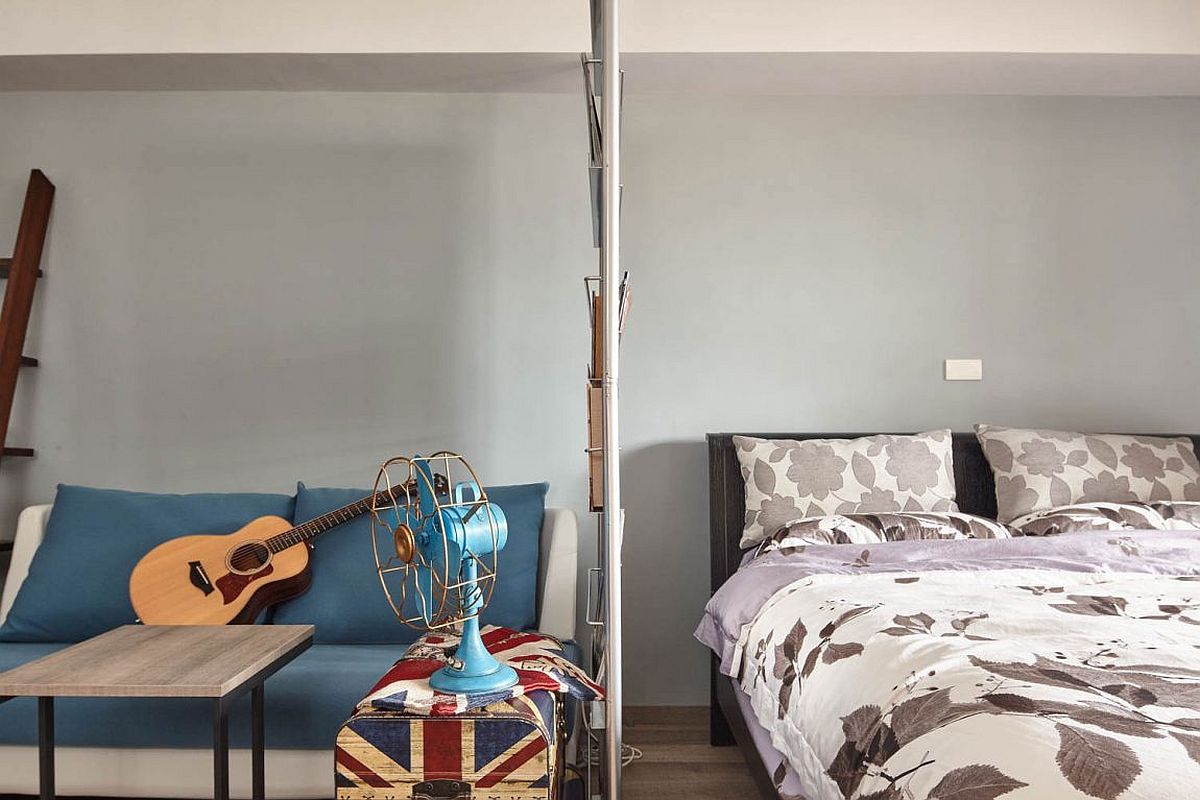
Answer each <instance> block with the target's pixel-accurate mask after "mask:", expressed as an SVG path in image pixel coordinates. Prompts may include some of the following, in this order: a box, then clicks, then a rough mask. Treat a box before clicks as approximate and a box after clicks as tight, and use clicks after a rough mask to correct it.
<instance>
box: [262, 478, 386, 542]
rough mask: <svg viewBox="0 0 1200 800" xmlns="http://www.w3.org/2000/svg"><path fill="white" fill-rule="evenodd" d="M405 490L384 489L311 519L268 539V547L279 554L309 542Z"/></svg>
mask: <svg viewBox="0 0 1200 800" xmlns="http://www.w3.org/2000/svg"><path fill="white" fill-rule="evenodd" d="M404 493H405V489H404V487H403V486H393V487H392V488H391V489H384V490H383V491H382V492H377V493H376V494H374V495H371V496H370V497H364V498H363V499H361V500H355V501H354V502H353V503H350V504H349V505H345V506H342V507H341V508H336V509H334V510H333V511H330V512H329V513H327V514H322V515H321V516H319V517H316V518H315V519H310V520H309V521H308V522H305V523H304V524H303V525H297V526H296V527H294V528H292V529H291V530H287V531H284V532H283V533H280V534H277V535H275V536H272V537H271V538H270V539H267V542H266V543H267V547H268V548H269V549H270V551H271V552H272V553H278V552H280V551H281V550H286V549H287V548H289V547H292V546H293V545H297V544H300V543H301V542H304V541H308V540H309V539H311V538H313V537H314V536H317V535H318V534H321V533H324V532H325V531H327V530H329V529H330V528H336V527H337V526H338V525H341V524H342V523H343V522H347V521H349V520H352V519H354V518H355V517H357V516H359V515H360V514H365V513H367V512H368V511H370V510H371V505H372V503H375V502H381V503H384V502H391V501H392V499H393V498H395V497H397V496H400V495H403V494H404Z"/></svg>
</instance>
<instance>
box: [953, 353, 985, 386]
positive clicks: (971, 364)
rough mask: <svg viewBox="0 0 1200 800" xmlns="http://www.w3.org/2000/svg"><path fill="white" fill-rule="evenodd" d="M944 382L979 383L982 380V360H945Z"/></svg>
mask: <svg viewBox="0 0 1200 800" xmlns="http://www.w3.org/2000/svg"><path fill="white" fill-rule="evenodd" d="M946 380H948V381H981V380H983V360H982V359H979V358H947V359H946Z"/></svg>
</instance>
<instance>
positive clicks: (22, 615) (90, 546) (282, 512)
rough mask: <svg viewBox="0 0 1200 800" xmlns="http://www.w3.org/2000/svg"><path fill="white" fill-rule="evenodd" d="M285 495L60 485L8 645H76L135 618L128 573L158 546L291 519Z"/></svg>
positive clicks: (7, 633) (7, 628)
mask: <svg viewBox="0 0 1200 800" xmlns="http://www.w3.org/2000/svg"><path fill="white" fill-rule="evenodd" d="M293 504H294V500H293V498H291V497H289V496H287V495H283V494H145V493H142V492H125V491H118V490H115V489H89V488H87V487H83V486H67V485H60V486H59V487H58V496H57V497H56V498H55V500H54V510H53V511H51V512H50V521H49V522H48V523H47V524H46V535H45V539H44V540H43V541H42V544H41V546H40V547H38V549H37V552H36V553H34V556H33V563H32V564H30V567H29V576H28V577H27V578H26V579H25V582H24V583H22V584H21V590H20V591H19V592H18V593H17V597H16V600H15V602H14V603H13V607H12V609H11V611H10V612H9V615H8V619H7V620H5V623H4V625H3V627H0V641H5V642H79V641H83V640H84V639H87V638H90V637H92V636H95V635H97V634H100V633H104V632H105V631H107V630H110V629H112V628H115V627H117V626H118V625H125V624H128V623H130V622H134V621H135V615H134V612H133V606H132V605H130V603H129V573H130V572H132V571H133V567H134V565H135V564H136V563H137V562H138V559H140V558H141V557H142V556H143V555H145V554H146V553H147V552H148V551H149V550H150V549H151V548H153V547H154V546H155V545H157V544H159V543H161V542H164V541H166V540H167V539H173V538H175V537H177V536H185V535H187V534H191V533H232V532H233V531H236V530H237V529H238V528H240V527H242V526H243V525H245V524H246V523H247V522H250V521H251V520H253V519H255V518H257V517H263V516H269V515H274V516H279V517H283V518H284V519H289V520H290V519H291V518H292V509H293Z"/></svg>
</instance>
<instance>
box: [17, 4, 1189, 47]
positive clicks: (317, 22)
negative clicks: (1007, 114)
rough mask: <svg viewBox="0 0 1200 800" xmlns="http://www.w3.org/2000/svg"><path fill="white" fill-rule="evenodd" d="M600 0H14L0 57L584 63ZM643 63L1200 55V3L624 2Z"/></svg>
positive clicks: (625, 25)
mask: <svg viewBox="0 0 1200 800" xmlns="http://www.w3.org/2000/svg"><path fill="white" fill-rule="evenodd" d="M588 27H589V13H588V2H587V0H252V1H251V2H247V0H3V1H2V2H0V55H46V54H77V55H85V54H105V53H107V54H128V53H567V54H570V53H576V52H578V51H580V50H583V49H587V47H588V45H589V33H588ZM620 29H621V38H622V48H623V49H624V50H625V51H626V52H630V53H734V52H741V53H773V52H774V53H785V52H791V53H820V52H843V53H855V52H863V53H883V52H911V53H955V52H964V53H966V52H971V53H1141V54H1160V55H1166V54H1177V55H1182V54H1200V2H1197V0H625V1H624V2H622V3H621V12H620Z"/></svg>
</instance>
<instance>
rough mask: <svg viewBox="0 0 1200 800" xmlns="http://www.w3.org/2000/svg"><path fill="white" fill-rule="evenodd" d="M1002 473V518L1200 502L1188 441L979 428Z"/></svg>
mask: <svg viewBox="0 0 1200 800" xmlns="http://www.w3.org/2000/svg"><path fill="white" fill-rule="evenodd" d="M975 435H976V436H977V437H978V439H979V443H980V445H981V446H982V447H983V454H984V456H986V457H987V460H988V464H990V465H991V467H992V473H993V475H994V476H995V478H996V507H997V514H996V516H997V518H998V519H999V520H1000V521H1001V522H1011V521H1012V520H1014V519H1016V518H1017V517H1022V516H1025V515H1027V514H1030V513H1032V512H1034V511H1042V510H1045V509H1050V508H1057V507H1060V506H1069V505H1073V504H1076V503H1156V502H1165V501H1172V500H1192V501H1197V500H1200V462H1198V461H1197V460H1196V452H1195V450H1194V448H1193V447H1192V442H1191V440H1190V439H1187V438H1171V437H1163V436H1129V435H1124V434H1086V433H1071V432H1067V431H1048V430H1024V429H1021V428H1002V427H998V426H995V425H976V426H975Z"/></svg>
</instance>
